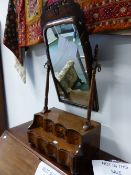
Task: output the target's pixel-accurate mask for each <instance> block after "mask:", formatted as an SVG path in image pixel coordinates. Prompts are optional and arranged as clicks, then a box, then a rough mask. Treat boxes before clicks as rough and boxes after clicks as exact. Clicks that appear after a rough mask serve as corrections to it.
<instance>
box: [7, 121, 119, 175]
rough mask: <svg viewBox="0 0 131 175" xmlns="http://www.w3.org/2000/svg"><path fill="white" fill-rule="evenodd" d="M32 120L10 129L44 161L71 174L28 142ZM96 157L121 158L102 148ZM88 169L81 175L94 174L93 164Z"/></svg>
mask: <svg viewBox="0 0 131 175" xmlns="http://www.w3.org/2000/svg"><path fill="white" fill-rule="evenodd" d="M31 123H32V122H31V121H30V122H27V123H24V124H21V125H19V126H16V127H14V128H11V129H9V132H10V133H11V134H12V135H13V136H15V137H16V138H17V139H18V140H19V141H20V142H21V143H22V144H23V145H24V146H25V147H26V148H28V149H29V150H30V151H31V152H33V153H34V154H35V155H36V156H38V157H39V158H40V159H41V160H42V161H44V162H45V163H47V164H49V165H51V166H52V167H54V168H55V169H56V167H58V170H59V172H60V170H61V169H62V173H61V174H62V175H64V174H65V175H70V173H69V171H68V170H66V169H64V170H63V168H62V166H61V165H58V164H57V163H56V162H55V161H52V160H50V158H47V157H46V158H45V156H44V157H43V155H41V154H40V153H38V152H37V151H36V150H35V148H32V147H31V146H30V144H29V143H28V140H27V130H28V127H29V126H30V125H31ZM96 159H98V160H112V159H113V160H120V159H118V158H116V157H115V156H113V155H110V154H108V153H106V152H104V151H102V150H100V151H99V153H98V155H97V157H96ZM87 166H88V167H87V169H88V172H87V171H85V170H83V172H82V173H81V175H93V170H92V165H91V164H90V165H87ZM63 171H64V172H63Z"/></svg>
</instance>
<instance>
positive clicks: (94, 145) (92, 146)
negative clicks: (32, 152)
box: [28, 108, 101, 174]
mask: <svg viewBox="0 0 131 175" xmlns="http://www.w3.org/2000/svg"><path fill="white" fill-rule="evenodd" d="M85 123H86V119H85V118H82V117H80V116H76V115H73V114H71V113H68V112H65V111H63V110H59V109H56V108H52V109H50V111H49V112H47V113H45V114H42V113H37V114H35V115H34V121H33V123H32V125H31V126H30V127H29V129H28V141H29V143H30V144H31V145H32V146H34V147H35V148H36V149H37V150H38V151H39V152H41V153H42V154H43V155H46V156H48V157H51V158H52V159H54V160H56V162H57V163H59V164H61V165H63V166H64V167H66V168H68V169H69V170H70V171H71V173H72V174H77V173H78V172H79V169H80V168H81V165H84V162H85V161H90V160H92V159H93V157H94V156H95V155H96V153H97V151H98V150H99V146H100V130H101V125H100V123H98V122H95V121H91V127H90V128H89V129H88V130H87V131H84V129H83V126H84V124H85Z"/></svg>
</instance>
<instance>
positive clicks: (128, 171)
mask: <svg viewBox="0 0 131 175" xmlns="http://www.w3.org/2000/svg"><path fill="white" fill-rule="evenodd" d="M92 164H93V170H94V175H131V164H128V163H121V162H114V161H112V162H111V161H104V160H93V161H92Z"/></svg>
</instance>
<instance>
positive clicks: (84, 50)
mask: <svg viewBox="0 0 131 175" xmlns="http://www.w3.org/2000/svg"><path fill="white" fill-rule="evenodd" d="M72 2H73V1H72ZM56 4H57V3H56ZM65 4H66V5H65ZM65 4H64V5H61V7H60V8H57V6H54V7H53V9H52V13H51V10H49V9H50V8H49V7H48V8H49V9H48V8H47V9H44V10H45V13H44V15H43V21H42V25H43V28H44V31H43V35H44V39H45V45H46V48H47V57H48V60H49V64H50V68H51V72H52V76H53V79H54V84H55V87H56V91H57V94H58V99H59V101H60V102H63V103H67V104H70V105H75V106H78V107H83V108H86V109H87V108H88V101H89V89H90V85H91V76H92V63H93V56H92V51H91V46H90V43H89V37H88V33H87V30H86V28H85V26H84V23H83V17H82V12H81V11H80V9H79V6H78V4H76V3H71V1H65ZM69 4H70V7H69ZM50 6H51V5H50ZM58 6H59V5H58ZM65 6H66V7H65ZM71 9H72V11H71ZM65 10H67V12H65ZM53 11H54V12H53ZM54 13H55V15H53V14H54ZM57 13H58V14H57ZM98 109H99V105H98V98H97V90H96V88H95V93H94V103H93V110H95V111H98Z"/></svg>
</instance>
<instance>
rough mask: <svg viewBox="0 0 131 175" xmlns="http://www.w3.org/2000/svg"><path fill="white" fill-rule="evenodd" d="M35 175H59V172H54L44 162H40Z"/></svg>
mask: <svg viewBox="0 0 131 175" xmlns="http://www.w3.org/2000/svg"><path fill="white" fill-rule="evenodd" d="M35 175H61V174H60V173H59V172H57V171H56V170H54V169H53V168H52V167H50V166H49V165H47V164H46V163H44V162H40V163H39V165H38V168H37V170H36V172H35Z"/></svg>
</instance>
